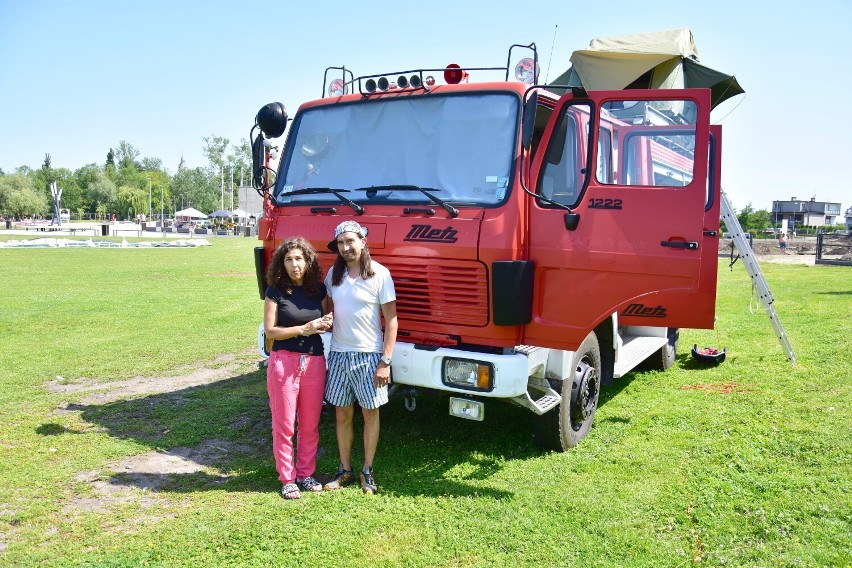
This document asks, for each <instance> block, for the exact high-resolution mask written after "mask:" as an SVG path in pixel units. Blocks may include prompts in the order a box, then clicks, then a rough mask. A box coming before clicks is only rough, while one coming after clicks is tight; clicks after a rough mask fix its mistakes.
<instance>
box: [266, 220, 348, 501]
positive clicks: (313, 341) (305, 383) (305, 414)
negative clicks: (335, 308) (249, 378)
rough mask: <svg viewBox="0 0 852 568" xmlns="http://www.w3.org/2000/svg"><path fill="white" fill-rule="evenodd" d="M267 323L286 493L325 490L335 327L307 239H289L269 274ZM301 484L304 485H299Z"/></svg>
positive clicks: (270, 385) (269, 384) (277, 449)
mask: <svg viewBox="0 0 852 568" xmlns="http://www.w3.org/2000/svg"><path fill="white" fill-rule="evenodd" d="M266 283H267V285H268V287H267V289H266V300H265V302H264V311H263V327H264V330H265V332H266V337H267V338H268V339H272V340H274V342H273V344H272V352H271V353H270V355H269V366H268V367H267V370H266V388H267V390H268V392H269V408H270V410H271V411H272V451H273V454H274V455H275V468H276V469H277V470H278V479H279V480H280V481H281V496H282V497H284V498H285V499H298V498H299V497H301V496H302V495H301V493H300V491H299V486H301V488H302V490H303V491H322V484H321V483H319V482H318V481H317V480H316V479H314V477H313V475H314V472H315V471H316V462H317V448H318V446H319V419H320V412H321V411H322V400H323V392H324V390H325V356H324V354H323V343H322V338H321V337H320V335H319V334H320V333H323V332H325V331H326V330H328V329H329V328H330V327H331V322H332V318H331V314H328V315H326V316H323V309H322V301H323V299H324V298H325V297H326V288H325V285H324V284H323V278H322V270H321V269H320V266H319V264H318V263H317V253H316V251H315V250H314V248H313V247H312V246H311V244H310V243H309V242H308V241H306V240H305V239H303V238H302V237H293V238H290V239H287V240H286V241H284V242H283V243H282V244H281V246H279V247H278V250H276V251H275V254H274V255H273V256H272V262H271V263H270V265H269V270H268V271H267V273H266ZM297 416H298V421H299V433H298V436H297V447H298V456H297V459H296V461H295V463H294V459H293V457H294V454H295V453H296V452H294V448H293V432H294V430H295V425H296V420H297ZM297 484H298V485H297Z"/></svg>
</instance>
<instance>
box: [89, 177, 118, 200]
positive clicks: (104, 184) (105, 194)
mask: <svg viewBox="0 0 852 568" xmlns="http://www.w3.org/2000/svg"><path fill="white" fill-rule="evenodd" d="M89 195H90V196H91V198H92V201H93V202H94V203H95V204H96V205H98V206H99V205H104V206H106V207H109V206H110V205H112V204H113V203H115V201H116V199H118V190H117V189H116V187H115V184H114V183H113V182H112V180H110V179H109V178H108V177H107V176H106V175H103V174H99V175H98V179H97V180H95V181H94V182H93V183H91V184H89Z"/></svg>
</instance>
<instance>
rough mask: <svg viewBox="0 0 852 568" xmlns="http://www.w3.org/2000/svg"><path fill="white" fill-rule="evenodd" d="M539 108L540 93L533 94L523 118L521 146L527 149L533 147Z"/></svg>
mask: <svg viewBox="0 0 852 568" xmlns="http://www.w3.org/2000/svg"><path fill="white" fill-rule="evenodd" d="M537 107H538V93H533V94H532V95H530V98H529V99H528V100H527V102H525V103H524V114H523V116H522V117H521V144H522V145H523V147H524V148H525V149H527V150H528V149H529V148H530V146H531V145H532V139H533V133H534V132H535V111H536V108H537Z"/></svg>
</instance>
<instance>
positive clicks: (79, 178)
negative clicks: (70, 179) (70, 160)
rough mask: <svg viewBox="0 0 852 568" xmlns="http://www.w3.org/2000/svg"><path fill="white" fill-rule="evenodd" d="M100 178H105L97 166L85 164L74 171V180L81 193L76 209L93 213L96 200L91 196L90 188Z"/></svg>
mask: <svg viewBox="0 0 852 568" xmlns="http://www.w3.org/2000/svg"><path fill="white" fill-rule="evenodd" d="M101 177H105V176H104V172H103V170H102V169H101V167H100V166H99V165H97V164H86V165H85V166H83V167H81V168H77V169H76V170H74V180H75V181H76V183H77V186H79V188H80V192H81V195H80V202H79V205H78V207H80V208H83V209H85V210H86V211H88V212H89V213H94V212H95V207H96V206H97V199H95V196H94V195H93V194H92V191H91V190H90V186H91V185H92V184H93V183H95V182H96V181H98V180H99V179H100V178H101Z"/></svg>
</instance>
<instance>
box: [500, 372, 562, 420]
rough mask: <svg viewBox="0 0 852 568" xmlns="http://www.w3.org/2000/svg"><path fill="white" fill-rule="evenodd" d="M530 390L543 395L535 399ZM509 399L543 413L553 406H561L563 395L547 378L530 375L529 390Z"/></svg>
mask: <svg viewBox="0 0 852 568" xmlns="http://www.w3.org/2000/svg"><path fill="white" fill-rule="evenodd" d="M530 390H534V391H537V392H539V393H541V396H539V397H538V398H536V399H533V397H532V396H530ZM509 400H510V401H511V402H513V403H515V404H517V405H518V406H523V407H524V408H526V409H528V410H532V411H533V412H535V413H536V414H538V415H542V414H544V413H545V412H547V411H548V410H550V409H551V408H553V407H555V406H559V403H560V402H562V396H561V395H560V394H559V393H558V392H556V391H555V390H553V389H552V388H551V387H550V383H548V382H547V380H546V379H536V378H533V377H530V379H529V382H528V383H527V392H525V393H524V394H522V395H519V396H516V397H515V398H511V399H509Z"/></svg>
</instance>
